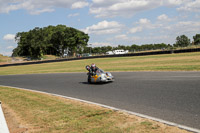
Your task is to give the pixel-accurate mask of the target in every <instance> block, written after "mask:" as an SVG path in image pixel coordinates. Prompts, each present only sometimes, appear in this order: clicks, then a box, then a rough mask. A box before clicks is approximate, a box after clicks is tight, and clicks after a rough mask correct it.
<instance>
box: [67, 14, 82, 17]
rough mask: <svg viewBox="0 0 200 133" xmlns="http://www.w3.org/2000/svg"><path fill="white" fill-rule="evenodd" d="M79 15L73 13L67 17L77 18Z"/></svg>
mask: <svg viewBox="0 0 200 133" xmlns="http://www.w3.org/2000/svg"><path fill="white" fill-rule="evenodd" d="M79 15H80V14H79V13H74V14H69V15H68V17H76V16H79Z"/></svg>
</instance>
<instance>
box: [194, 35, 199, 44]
mask: <svg viewBox="0 0 200 133" xmlns="http://www.w3.org/2000/svg"><path fill="white" fill-rule="evenodd" d="M193 39H194V45H199V44H200V34H196V35H195V36H193Z"/></svg>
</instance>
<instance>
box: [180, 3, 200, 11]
mask: <svg viewBox="0 0 200 133" xmlns="http://www.w3.org/2000/svg"><path fill="white" fill-rule="evenodd" d="M177 10H179V11H190V12H200V1H199V0H190V1H188V2H187V3H186V4H184V5H183V6H181V7H179V8H177Z"/></svg>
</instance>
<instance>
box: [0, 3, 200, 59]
mask: <svg viewBox="0 0 200 133" xmlns="http://www.w3.org/2000/svg"><path fill="white" fill-rule="evenodd" d="M58 24H62V25H66V26H68V27H73V28H76V29H79V30H81V31H84V32H85V33H87V34H88V35H89V36H90V40H89V42H88V44H91V45H90V46H92V47H98V46H112V47H115V46H118V45H126V46H128V45H132V44H137V45H142V44H154V43H166V44H171V45H172V44H174V43H175V41H176V37H177V36H180V35H186V36H188V37H189V38H190V39H191V41H193V36H194V35H196V34H200V0H0V54H3V55H7V56H10V55H11V54H12V50H13V49H14V48H16V47H17V42H15V39H14V38H15V35H16V33H18V32H28V31H29V30H32V29H34V28H35V27H40V28H42V27H46V26H49V25H53V26H56V25H58Z"/></svg>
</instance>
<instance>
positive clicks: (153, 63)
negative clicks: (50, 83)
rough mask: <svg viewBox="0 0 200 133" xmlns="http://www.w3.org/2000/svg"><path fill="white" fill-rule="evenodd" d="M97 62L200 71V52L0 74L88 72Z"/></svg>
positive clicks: (107, 66) (108, 67) (115, 67)
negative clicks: (88, 68) (89, 66)
mask: <svg viewBox="0 0 200 133" xmlns="http://www.w3.org/2000/svg"><path fill="white" fill-rule="evenodd" d="M91 63H96V64H97V66H99V67H100V68H102V69H104V70H105V71H200V52H194V53H181V54H166V55H153V56H138V57H113V58H102V59H87V60H78V61H67V62H57V63H47V64H37V65H26V66H12V67H3V68H1V69H0V75H8V74H32V73H61V72H86V70H85V66H86V65H89V64H91Z"/></svg>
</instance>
